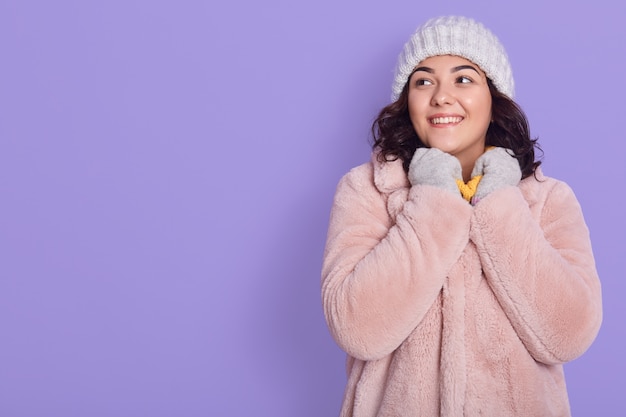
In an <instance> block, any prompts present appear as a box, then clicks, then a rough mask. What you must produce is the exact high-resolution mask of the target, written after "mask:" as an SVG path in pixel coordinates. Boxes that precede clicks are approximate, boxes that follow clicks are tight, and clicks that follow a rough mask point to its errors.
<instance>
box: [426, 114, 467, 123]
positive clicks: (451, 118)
mask: <svg viewBox="0 0 626 417" xmlns="http://www.w3.org/2000/svg"><path fill="white" fill-rule="evenodd" d="M462 120H463V118H462V117H461V116H439V117H433V118H431V119H428V121H429V122H430V123H431V124H433V125H448V124H456V123H460V122H461V121H462Z"/></svg>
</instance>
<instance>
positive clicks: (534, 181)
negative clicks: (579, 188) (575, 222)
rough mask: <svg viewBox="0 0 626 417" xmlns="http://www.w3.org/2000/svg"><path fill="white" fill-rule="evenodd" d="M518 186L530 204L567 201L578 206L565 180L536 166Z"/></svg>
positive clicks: (542, 205) (549, 203) (541, 205)
mask: <svg viewBox="0 0 626 417" xmlns="http://www.w3.org/2000/svg"><path fill="white" fill-rule="evenodd" d="M519 188H520V189H521V191H522V194H523V195H524V198H525V199H526V201H527V202H528V204H529V205H530V206H533V205H536V204H537V205H539V206H540V207H544V206H546V205H548V206H550V205H552V204H555V203H556V204H558V203H559V202H568V203H570V204H574V205H576V206H578V201H577V199H576V196H575V195H574V191H573V190H572V188H571V187H570V186H569V185H568V184H567V183H566V182H565V181H562V180H559V179H556V178H553V177H549V176H547V175H545V174H544V173H543V171H542V170H541V168H537V170H536V172H535V174H534V175H531V176H529V177H527V178H525V179H523V180H522V181H521V182H520V185H519Z"/></svg>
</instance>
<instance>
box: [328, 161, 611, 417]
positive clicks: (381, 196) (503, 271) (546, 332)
mask: <svg viewBox="0 0 626 417" xmlns="http://www.w3.org/2000/svg"><path fill="white" fill-rule="evenodd" d="M536 177H537V178H535V177H534V176H530V177H528V178H526V179H524V180H522V182H521V183H520V184H519V186H518V187H510V186H509V187H506V188H502V189H500V190H497V191H495V192H493V193H492V194H491V195H488V196H487V197H486V198H484V199H483V200H482V201H480V202H479V203H478V204H477V205H476V206H471V205H470V204H469V203H468V202H467V201H465V200H463V198H462V197H461V196H460V195H459V196H455V195H453V194H452V193H450V192H449V191H445V190H441V189H438V188H434V187H431V186H426V185H416V186H412V187H411V186H410V184H409V182H408V180H407V176H406V174H405V172H404V170H403V169H402V165H401V162H400V161H395V162H387V163H383V164H381V163H379V162H377V161H376V158H375V155H374V156H373V158H372V161H371V162H370V163H367V164H364V165H361V166H359V167H356V168H354V169H353V170H351V171H350V172H349V173H348V174H347V175H345V176H344V178H342V180H341V181H340V183H339V185H338V187H337V191H336V195H335V200H334V203H333V207H332V211H331V218H330V224H329V230H328V240H327V244H326V250H325V254H324V264H323V271H322V300H323V306H324V313H325V316H326V320H327V322H328V326H329V328H330V331H331V333H332V335H333V337H334V338H335V340H336V341H337V343H338V344H339V346H340V347H341V348H342V349H343V350H345V351H346V352H347V354H348V361H347V371H348V382H347V387H346V391H345V394H344V401H343V405H342V409H341V416H342V417H347V416H353V417H374V416H379V417H382V416H394V417H405V416H406V417H409V416H410V417H418V416H425V417H433V416H446V417H447V416H454V417H457V416H487V417H507V416H523V417H534V416H541V417H544V416H569V415H570V407H569V401H568V397H567V390H566V386H565V380H564V375H563V367H562V364H563V363H564V362H567V361H570V360H572V359H574V358H576V357H578V356H579V355H581V354H582V353H583V352H585V350H586V349H587V348H588V347H589V346H590V344H591V343H592V341H593V340H594V338H595V336H596V334H597V332H598V330H599V327H600V323H601V320H602V305H601V304H602V303H601V289H600V282H599V280H598V276H597V272H596V267H595V262H594V257H593V253H592V249H591V244H590V239H589V233H588V229H587V226H586V225H585V221H584V219H583V214H582V212H581V208H580V205H579V203H578V201H577V200H576V197H575V196H574V194H573V192H572V190H571V189H570V187H568V186H567V185H566V184H565V183H563V182H560V181H557V180H555V179H552V178H548V177H545V176H543V174H542V173H541V171H540V170H538V171H537V173H536Z"/></svg>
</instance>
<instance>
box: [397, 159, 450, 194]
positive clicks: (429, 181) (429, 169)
mask: <svg viewBox="0 0 626 417" xmlns="http://www.w3.org/2000/svg"><path fill="white" fill-rule="evenodd" d="M408 177H409V181H410V182H411V184H412V185H417V184H425V185H431V186H434V187H439V188H443V189H444V190H448V191H450V192H451V193H453V194H456V195H460V194H459V187H458V185H457V182H456V180H457V179H461V178H462V171H461V163H460V162H459V160H458V159H457V158H456V157H454V156H452V155H450V154H449V153H446V152H443V151H441V150H439V149H437V148H417V150H416V151H415V154H413V159H411V164H410V165H409V173H408Z"/></svg>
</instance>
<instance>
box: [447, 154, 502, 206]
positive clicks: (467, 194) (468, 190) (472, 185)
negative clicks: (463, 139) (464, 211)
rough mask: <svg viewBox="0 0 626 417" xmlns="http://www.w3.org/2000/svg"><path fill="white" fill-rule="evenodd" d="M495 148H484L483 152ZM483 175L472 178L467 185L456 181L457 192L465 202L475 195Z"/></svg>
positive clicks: (461, 181)
mask: <svg viewBox="0 0 626 417" xmlns="http://www.w3.org/2000/svg"><path fill="white" fill-rule="evenodd" d="M493 148H495V146H488V147H486V148H485V152H487V151H490V150H492V149H493ZM482 177H483V174H479V175H476V176H475V177H472V178H471V179H470V180H469V181H468V182H467V183H465V182H463V180H456V185H457V186H458V187H459V191H460V192H461V195H462V196H463V198H464V199H466V200H467V201H471V199H472V197H474V194H476V189H477V188H478V183H479V182H480V180H481V178H482Z"/></svg>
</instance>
